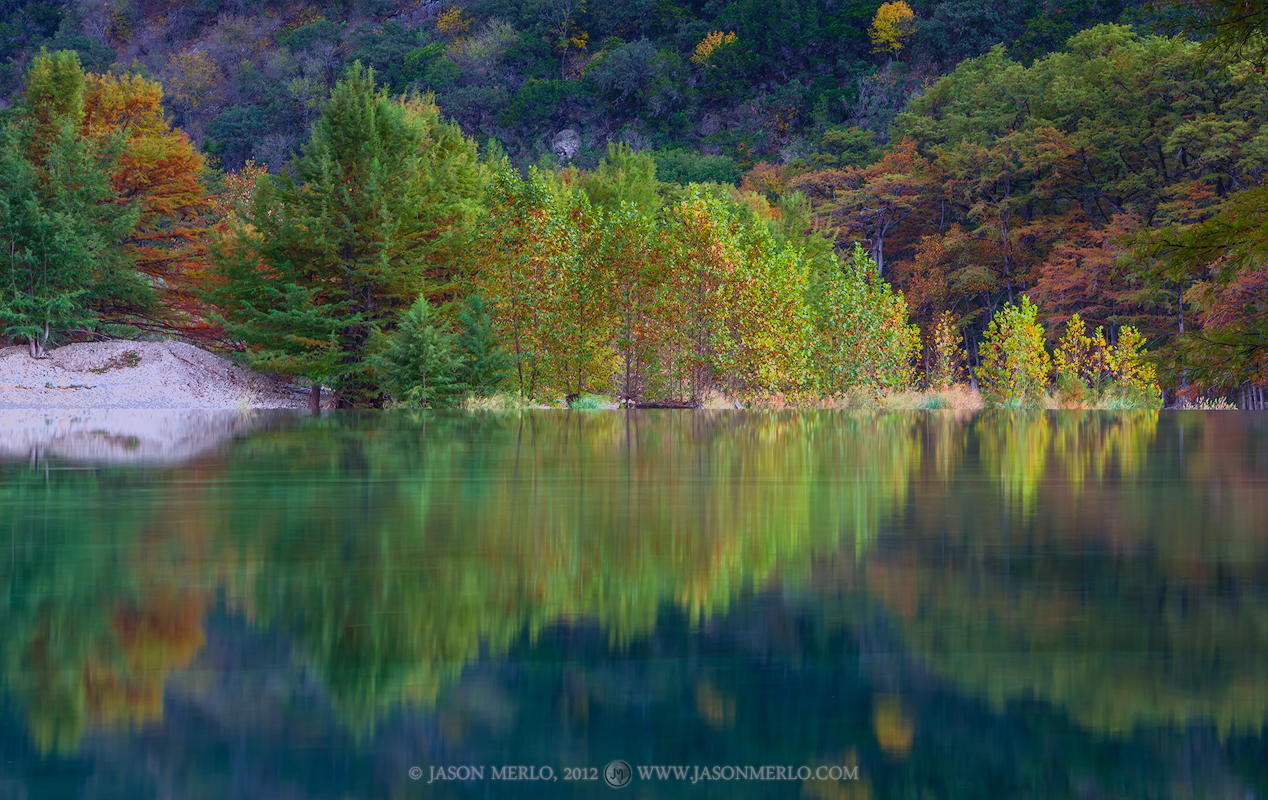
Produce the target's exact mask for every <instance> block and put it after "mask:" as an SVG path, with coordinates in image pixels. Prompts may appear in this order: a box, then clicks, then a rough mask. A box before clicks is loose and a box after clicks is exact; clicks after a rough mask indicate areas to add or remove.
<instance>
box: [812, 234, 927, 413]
mask: <svg viewBox="0 0 1268 800" xmlns="http://www.w3.org/2000/svg"><path fill="white" fill-rule="evenodd" d="M811 304H812V306H813V308H814V313H815V327H816V330H817V333H818V340H817V342H816V350H817V352H816V358H815V363H816V364H817V376H816V377H817V380H818V383H819V388H820V389H821V390H822V391H825V392H829V393H837V392H845V391H848V390H850V389H852V388H854V387H858V386H863V387H868V388H871V389H874V390H879V389H890V390H902V389H906V388H907V387H909V386H910V385H911V383H912V379H913V378H914V376H915V373H914V370H913V368H912V359H913V358H914V357H915V354H916V349H917V348H918V347H919V345H920V330H919V329H918V328H917V327H915V326H914V325H911V324H909V323H908V321H907V301H906V300H905V299H904V298H903V295H902V292H898V291H895V290H894V289H893V288H892V287H891V286H890V285H889V284H888V283H886V282H885V281H883V280H881V279H880V278H879V277H877V276H876V263H875V262H873V261H872V259H871V257H870V256H869V255H868V254H867V253H866V252H865V251H864V250H863V248H862V246H861V245H859V244H857V243H856V244H855V245H854V253H853V255H852V256H851V258H850V260H849V261H848V262H846V263H845V264H843V265H842V266H841V268H840V269H838V270H836V271H835V272H833V273H829V274H827V275H825V276H822V277H821V278H820V280H819V281H818V283H817V285H815V286H814V288H813V292H812V294H811Z"/></svg>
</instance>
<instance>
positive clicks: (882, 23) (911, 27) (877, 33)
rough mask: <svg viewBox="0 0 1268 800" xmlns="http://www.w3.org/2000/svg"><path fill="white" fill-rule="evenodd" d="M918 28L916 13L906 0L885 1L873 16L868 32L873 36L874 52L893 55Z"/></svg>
mask: <svg viewBox="0 0 1268 800" xmlns="http://www.w3.org/2000/svg"><path fill="white" fill-rule="evenodd" d="M915 30H916V15H915V14H913V13H912V10H911V6H909V5H907V3H906V2H905V0H897V2H893V3H885V4H884V5H882V6H881V7H880V8H879V9H877V10H876V16H875V17H872V26H871V27H870V28H868V29H867V33H868V35H869V36H871V37H872V52H874V53H889V54H891V55H893V54H894V53H897V52H898V51H899V50H902V49H903V47H904V46H905V45H906V44H907V40H908V39H910V38H911V35H912V34H913V33H915Z"/></svg>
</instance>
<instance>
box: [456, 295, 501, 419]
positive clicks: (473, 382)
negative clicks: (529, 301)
mask: <svg viewBox="0 0 1268 800" xmlns="http://www.w3.org/2000/svg"><path fill="white" fill-rule="evenodd" d="M458 351H459V356H460V361H459V364H458V380H459V381H461V382H462V383H464V384H466V386H467V388H468V389H469V390H470V391H471V392H473V393H474V394H476V395H478V396H480V397H488V396H489V395H492V394H494V393H495V392H497V391H498V390H500V389H501V388H502V387H503V386H505V385H506V380H507V377H508V376H509V374H510V369H511V359H510V357H509V356H508V355H507V353H506V348H505V347H503V346H502V342H501V341H500V340H499V339H498V336H497V332H496V331H495V330H494V328H493V320H492V318H491V317H490V316H489V305H488V303H486V302H485V300H484V298H483V297H481V296H480V295H478V294H472V295H469V296H468V297H467V299H466V302H465V303H464V304H463V308H462V312H461V313H460V314H459V315H458Z"/></svg>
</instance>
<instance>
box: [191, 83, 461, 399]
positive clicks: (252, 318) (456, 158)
mask: <svg viewBox="0 0 1268 800" xmlns="http://www.w3.org/2000/svg"><path fill="white" fill-rule="evenodd" d="M478 191H479V168H478V164H477V161H476V152H475V146H474V145H473V144H471V143H470V142H469V141H468V140H466V139H464V138H463V137H462V135H461V133H460V132H459V131H458V130H457V128H456V127H455V126H452V125H449V124H445V123H442V122H441V121H440V119H439V114H438V112H437V110H436V107H435V104H434V103H432V102H431V101H430V99H423V98H419V97H417V96H414V97H411V98H408V99H405V100H403V101H392V100H390V99H388V97H387V95H386V94H385V93H384V92H382V91H379V90H376V88H375V85H374V76H373V73H372V72H371V71H369V70H367V69H365V68H363V67H362V66H361V65H360V63H359V62H358V63H357V64H356V65H354V66H353V68H352V69H351V70H350V71H349V72H348V74H347V76H346V77H345V78H344V79H343V80H341V81H340V82H339V83H338V84H337V85H336V86H335V89H334V91H333V93H332V95H331V97H330V99H329V100H328V101H327V102H326V104H325V106H324V107H323V109H322V116H321V118H320V119H319V120H318V121H317V122H316V123H315V124H314V126H313V131H312V137H311V139H310V141H309V143H308V144H307V145H306V146H305V149H304V151H303V153H302V154H301V156H300V157H299V158H298V159H297V160H296V161H295V163H294V164H293V166H292V169H291V174H290V175H287V176H282V177H278V178H275V179H272V180H266V181H264V182H262V183H261V185H260V187H259V190H258V191H257V193H256V196H255V201H254V203H253V207H252V209H251V211H250V212H249V213H248V214H247V215H246V219H245V221H244V222H245V224H244V225H242V226H241V227H240V228H239V229H238V231H237V232H236V234H235V236H234V237H233V239H232V241H231V242H230V243H227V244H225V245H222V246H221V248H220V249H219V253H218V255H217V256H216V258H215V260H216V262H217V269H218V272H219V273H220V275H221V277H223V278H224V279H225V280H224V282H223V283H222V284H221V285H220V286H218V287H217V288H216V289H214V290H213V291H212V292H210V293H209V294H208V298H209V299H210V300H211V302H212V303H213V304H215V305H216V306H217V307H218V308H219V309H220V311H221V316H222V318H223V320H224V322H225V325H226V329H227V330H228V331H229V332H230V334H231V335H233V336H235V337H237V338H238V339H239V340H240V341H242V342H243V343H245V344H246V345H248V347H249V348H250V349H251V354H250V360H251V361H252V362H253V363H255V364H256V365H258V366H266V367H271V368H274V369H278V370H280V371H283V372H285V373H288V374H291V375H296V376H299V377H303V378H306V379H308V380H310V381H313V382H314V383H315V384H320V383H321V382H329V383H331V384H332V385H333V387H334V391H335V394H336V396H337V398H338V403H339V405H340V406H341V407H352V406H362V405H377V404H379V403H380V402H381V400H382V395H381V393H380V388H379V384H378V382H377V380H375V377H374V375H373V374H372V372H371V367H370V364H369V361H368V356H369V343H370V338H371V334H372V333H373V332H374V331H375V330H388V331H390V330H392V329H393V328H394V327H395V325H396V318H397V316H398V315H399V314H400V313H401V311H403V310H404V309H405V308H407V307H408V306H409V305H410V304H411V303H413V302H414V299H415V298H416V297H417V296H418V295H419V294H420V293H422V292H424V291H425V290H428V289H429V288H430V289H432V290H433V291H434V290H435V285H436V283H437V282H443V281H447V280H448V279H449V278H451V277H452V276H451V275H449V274H448V267H447V264H448V263H450V261H451V256H452V255H453V251H454V247H455V243H456V241H457V240H458V239H460V237H461V234H462V232H463V230H464V219H465V217H466V215H467V214H468V213H469V212H470V208H469V207H470V205H471V201H472V199H473V198H474V197H475V195H476V194H477V193H478ZM429 273H431V277H432V278H433V280H432V281H431V282H429V280H428V278H429ZM282 298H285V299H286V304H284V305H283V307H282V308H281V309H279V308H278V303H279V300H281V299H282ZM279 311H280V312H281V313H278V312H279Z"/></svg>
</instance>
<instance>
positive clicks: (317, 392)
mask: <svg viewBox="0 0 1268 800" xmlns="http://www.w3.org/2000/svg"><path fill="white" fill-rule="evenodd" d="M308 410H309V411H311V412H313V416H314V417H315V416H317V415H318V414H320V413H321V384H320V383H317V382H316V381H314V382H313V388H312V389H310V390H309V392H308Z"/></svg>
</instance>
